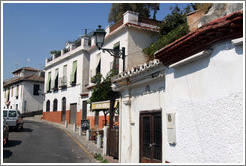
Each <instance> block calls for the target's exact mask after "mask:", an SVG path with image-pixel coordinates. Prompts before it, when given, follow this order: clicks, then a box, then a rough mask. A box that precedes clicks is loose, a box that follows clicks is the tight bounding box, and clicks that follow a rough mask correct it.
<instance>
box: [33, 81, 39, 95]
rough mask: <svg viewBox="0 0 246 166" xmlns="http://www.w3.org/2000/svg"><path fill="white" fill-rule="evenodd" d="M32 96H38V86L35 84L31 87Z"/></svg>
mask: <svg viewBox="0 0 246 166" xmlns="http://www.w3.org/2000/svg"><path fill="white" fill-rule="evenodd" d="M33 95H35V96H38V95H39V85H36V84H34V85H33Z"/></svg>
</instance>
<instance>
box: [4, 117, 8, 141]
mask: <svg viewBox="0 0 246 166" xmlns="http://www.w3.org/2000/svg"><path fill="white" fill-rule="evenodd" d="M8 140H9V126H8V125H7V122H6V120H5V119H4V120H3V145H5V144H6V143H7V142H8Z"/></svg>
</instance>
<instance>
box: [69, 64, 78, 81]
mask: <svg viewBox="0 0 246 166" xmlns="http://www.w3.org/2000/svg"><path fill="white" fill-rule="evenodd" d="M76 69H77V61H74V62H73V69H72V73H71V75H70V83H73V82H74V81H75V72H76Z"/></svg>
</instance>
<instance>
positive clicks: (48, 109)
mask: <svg viewBox="0 0 246 166" xmlns="http://www.w3.org/2000/svg"><path fill="white" fill-rule="evenodd" d="M49 111H50V101H49V100H48V101H46V112H49Z"/></svg>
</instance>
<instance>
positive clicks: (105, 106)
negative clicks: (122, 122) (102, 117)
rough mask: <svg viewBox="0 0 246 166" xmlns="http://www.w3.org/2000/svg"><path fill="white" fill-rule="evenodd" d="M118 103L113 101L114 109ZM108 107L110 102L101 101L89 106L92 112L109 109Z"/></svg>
mask: <svg viewBox="0 0 246 166" xmlns="http://www.w3.org/2000/svg"><path fill="white" fill-rule="evenodd" d="M118 103H119V100H115V104H114V108H116V107H117V104H118ZM109 107H110V101H109V100H107V101H101V102H94V103H92V104H91V109H92V110H102V109H109Z"/></svg>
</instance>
